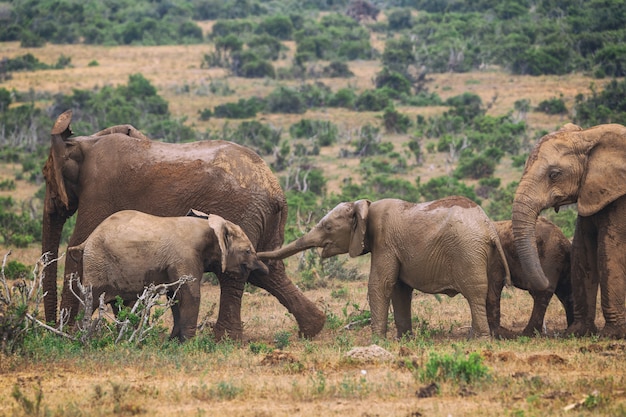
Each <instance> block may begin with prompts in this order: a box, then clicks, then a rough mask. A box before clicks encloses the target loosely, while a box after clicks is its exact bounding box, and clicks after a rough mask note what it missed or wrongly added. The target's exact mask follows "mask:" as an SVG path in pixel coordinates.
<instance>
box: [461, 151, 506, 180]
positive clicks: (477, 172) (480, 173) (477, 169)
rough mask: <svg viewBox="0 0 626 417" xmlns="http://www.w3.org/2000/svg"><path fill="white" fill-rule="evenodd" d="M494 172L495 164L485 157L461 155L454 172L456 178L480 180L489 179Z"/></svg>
mask: <svg viewBox="0 0 626 417" xmlns="http://www.w3.org/2000/svg"><path fill="white" fill-rule="evenodd" d="M495 170H496V162H495V161H494V160H493V159H492V158H489V157H487V156H486V155H482V154H481V155H467V156H465V155H462V156H461V158H460V159H459V165H458V166H457V168H456V169H455V170H454V176H455V177H456V178H459V179H460V178H467V177H469V178H473V179H480V178H485V177H490V176H491V175H493V173H494V171H495Z"/></svg>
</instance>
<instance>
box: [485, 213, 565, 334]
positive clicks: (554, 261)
mask: <svg viewBox="0 0 626 417" xmlns="http://www.w3.org/2000/svg"><path fill="white" fill-rule="evenodd" d="M494 224H495V226H496V230H497V232H498V237H499V238H500V243H501V244H502V249H504V253H505V255H506V261H507V264H508V266H509V272H510V274H511V283H512V284H513V285H514V286H515V287H517V288H520V289H522V290H527V291H528V292H529V293H530V295H531V297H532V298H533V310H532V313H531V315H530V319H529V320H528V324H527V325H526V327H525V328H524V330H523V331H522V335H523V336H535V335H537V334H541V332H542V327H543V319H544V317H545V315H546V309H547V308H548V304H550V300H551V299H552V296H553V295H556V296H557V298H558V299H559V301H560V302H561V305H562V306H563V310H565V316H566V318H567V325H568V326H569V325H570V324H572V322H573V321H574V302H573V299H572V283H571V281H570V252H571V247H572V244H571V242H570V241H569V240H568V239H567V238H566V237H565V235H564V234H563V232H562V231H561V229H559V228H558V227H557V226H556V225H555V224H554V223H552V222H550V221H549V220H548V219H546V218H545V217H539V218H538V219H537V224H536V226H535V227H536V232H535V234H536V236H537V249H538V251H539V260H540V263H541V269H542V270H543V271H544V273H545V274H546V277H547V278H548V280H549V282H550V285H549V286H548V288H547V289H546V290H544V291H535V290H533V289H532V288H530V286H529V285H528V282H527V278H526V274H525V271H524V269H523V268H522V265H521V264H520V260H519V256H517V251H516V250H515V242H514V239H513V225H512V223H511V220H503V221H498V222H494ZM501 265H502V264H501V263H495V264H494V265H493V267H492V270H490V271H489V273H490V274H492V273H493V274H495V279H497V277H501V276H503V274H504V272H503V270H502V266H501ZM503 287H504V281H502V282H500V284H499V285H498V287H497V291H498V297H497V298H498V300H499V299H500V297H499V292H501V291H502V288H503ZM487 314H488V315H489V317H488V318H489V327H490V328H491V332H492V334H493V335H494V336H496V337H504V338H508V337H514V336H516V335H515V334H514V333H513V332H511V331H510V330H508V329H505V328H503V327H501V326H500V309H499V304H498V306H497V310H495V311H494V312H493V313H491V312H489V311H488V312H487Z"/></svg>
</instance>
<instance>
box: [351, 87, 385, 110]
mask: <svg viewBox="0 0 626 417" xmlns="http://www.w3.org/2000/svg"><path fill="white" fill-rule="evenodd" d="M354 104H355V106H356V109H357V110H358V111H381V110H383V109H385V108H386V107H388V106H389V105H390V104H391V99H390V98H389V91H388V90H386V89H381V90H378V89H377V90H365V91H363V93H361V95H360V96H358V97H357V99H356V102H355V103H354Z"/></svg>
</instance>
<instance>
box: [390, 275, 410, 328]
mask: <svg viewBox="0 0 626 417" xmlns="http://www.w3.org/2000/svg"><path fill="white" fill-rule="evenodd" d="M412 299H413V288H411V287H410V286H408V285H407V284H405V283H404V282H402V281H401V280H398V282H396V285H394V286H393V291H392V292H391V305H392V306H393V319H394V321H395V323H396V336H397V338H398V339H402V337H403V336H408V337H411V336H413V326H412V323H411V300H412Z"/></svg>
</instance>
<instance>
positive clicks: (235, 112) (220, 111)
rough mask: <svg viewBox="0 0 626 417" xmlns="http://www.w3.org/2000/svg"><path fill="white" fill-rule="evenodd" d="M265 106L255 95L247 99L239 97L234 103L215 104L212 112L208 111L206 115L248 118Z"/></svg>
mask: <svg viewBox="0 0 626 417" xmlns="http://www.w3.org/2000/svg"><path fill="white" fill-rule="evenodd" d="M264 108H265V101H264V100H262V99H259V98H256V97H252V98H250V99H248V100H246V99H243V98H240V99H239V101H237V102H236V103H224V104H220V105H218V106H215V108H214V109H213V113H211V112H210V111H209V114H208V116H209V117H210V116H214V117H221V118H230V119H248V118H252V117H255V116H256V114H257V112H259V111H262V110H263V109H264Z"/></svg>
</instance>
